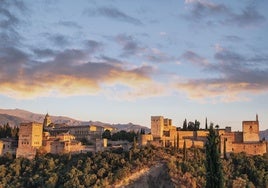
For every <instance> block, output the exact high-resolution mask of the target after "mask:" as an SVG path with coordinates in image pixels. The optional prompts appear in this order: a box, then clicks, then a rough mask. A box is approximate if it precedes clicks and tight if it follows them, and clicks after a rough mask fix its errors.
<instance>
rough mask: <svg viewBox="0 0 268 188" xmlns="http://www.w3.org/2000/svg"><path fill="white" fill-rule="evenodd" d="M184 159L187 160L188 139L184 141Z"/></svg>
mask: <svg viewBox="0 0 268 188" xmlns="http://www.w3.org/2000/svg"><path fill="white" fill-rule="evenodd" d="M182 160H183V161H186V160H187V149H186V141H185V140H184V142H183V159H182Z"/></svg>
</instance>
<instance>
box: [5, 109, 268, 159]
mask: <svg viewBox="0 0 268 188" xmlns="http://www.w3.org/2000/svg"><path fill="white" fill-rule="evenodd" d="M19 129H20V130H19V140H18V147H14V146H13V145H14V143H13V141H10V139H1V140H0V155H2V154H3V153H7V152H10V153H13V154H16V156H17V157H26V158H29V159H32V158H34V157H35V155H36V154H37V152H40V153H54V154H61V153H81V152H88V151H91V152H98V151H103V150H104V149H107V148H106V147H107V139H103V138H102V133H103V132H104V131H105V130H109V131H111V132H112V133H113V132H115V131H116V130H115V129H114V128H112V127H109V126H95V125H81V126H66V125H64V124H58V125H57V124H54V123H52V121H51V119H50V116H49V115H48V114H47V115H46V116H45V119H44V122H43V123H36V122H30V123H21V124H20V128H19ZM217 132H218V134H219V136H220V151H221V154H224V153H226V154H227V155H229V154H230V153H232V152H233V153H239V152H245V153H247V154H249V155H263V154H265V153H267V151H268V144H267V143H268V142H267V141H265V140H261V139H260V137H259V120H258V116H257V115H256V120H254V121H243V122H242V132H241V131H235V132H233V131H232V130H231V127H226V128H225V129H217ZM208 133H209V130H208V129H199V125H198V128H195V129H194V130H192V129H191V130H189V128H188V130H187V128H184V129H181V128H178V127H176V126H174V125H173V124H172V120H171V119H168V118H164V117H163V116H151V133H149V134H140V137H139V142H140V145H147V144H152V145H155V146H159V147H170V146H172V147H175V148H178V149H179V148H183V147H184V145H185V146H186V148H192V147H198V148H203V147H204V145H205V143H206V141H207V135H208ZM81 141H86V142H87V143H89V142H90V143H91V145H83V144H82V142H81ZM109 144H110V145H111V146H112V147H113V143H112V142H111V143H110V141H109ZM125 144H127V145H126V146H127V147H124V148H128V149H129V146H131V144H129V143H125ZM115 146H116V147H117V145H115Z"/></svg>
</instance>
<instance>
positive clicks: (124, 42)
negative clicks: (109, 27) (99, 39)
mask: <svg viewBox="0 0 268 188" xmlns="http://www.w3.org/2000/svg"><path fill="white" fill-rule="evenodd" d="M115 40H116V42H117V43H118V44H119V45H121V46H122V50H123V53H122V54H121V56H126V57H127V56H130V55H137V54H138V53H140V52H142V51H144V50H145V47H142V46H141V45H140V44H139V42H138V41H136V40H135V39H134V38H133V37H132V36H128V35H125V34H120V35H117V36H116V37H115Z"/></svg>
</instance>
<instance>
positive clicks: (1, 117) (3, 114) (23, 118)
mask: <svg viewBox="0 0 268 188" xmlns="http://www.w3.org/2000/svg"><path fill="white" fill-rule="evenodd" d="M50 117H51V121H52V122H53V123H55V124H63V123H64V124H66V125H68V126H71V125H72V126H73V125H74V126H76V125H89V124H90V125H91V124H93V125H98V126H111V127H114V128H117V129H118V130H125V131H132V130H133V131H135V132H137V131H140V129H145V132H150V129H149V128H148V127H145V126H141V125H136V124H133V123H128V124H110V123H103V122H101V121H79V120H75V119H72V118H69V117H65V116H51V115H50ZM44 118H45V114H36V113H32V112H29V111H26V110H21V109H0V125H4V124H7V123H9V125H10V126H19V124H20V123H22V122H33V121H34V122H39V123H42V122H43V121H44Z"/></svg>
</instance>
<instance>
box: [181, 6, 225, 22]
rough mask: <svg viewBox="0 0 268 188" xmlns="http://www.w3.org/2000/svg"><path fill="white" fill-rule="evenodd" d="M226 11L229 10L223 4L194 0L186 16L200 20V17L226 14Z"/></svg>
mask: <svg viewBox="0 0 268 188" xmlns="http://www.w3.org/2000/svg"><path fill="white" fill-rule="evenodd" d="M226 12H229V10H228V8H227V7H226V6H225V5H224V4H215V3H210V2H207V1H194V2H193V4H192V7H191V12H190V14H189V15H187V16H186V17H187V18H190V19H192V20H194V21H200V19H203V18H206V17H210V16H213V15H219V14H226Z"/></svg>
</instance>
